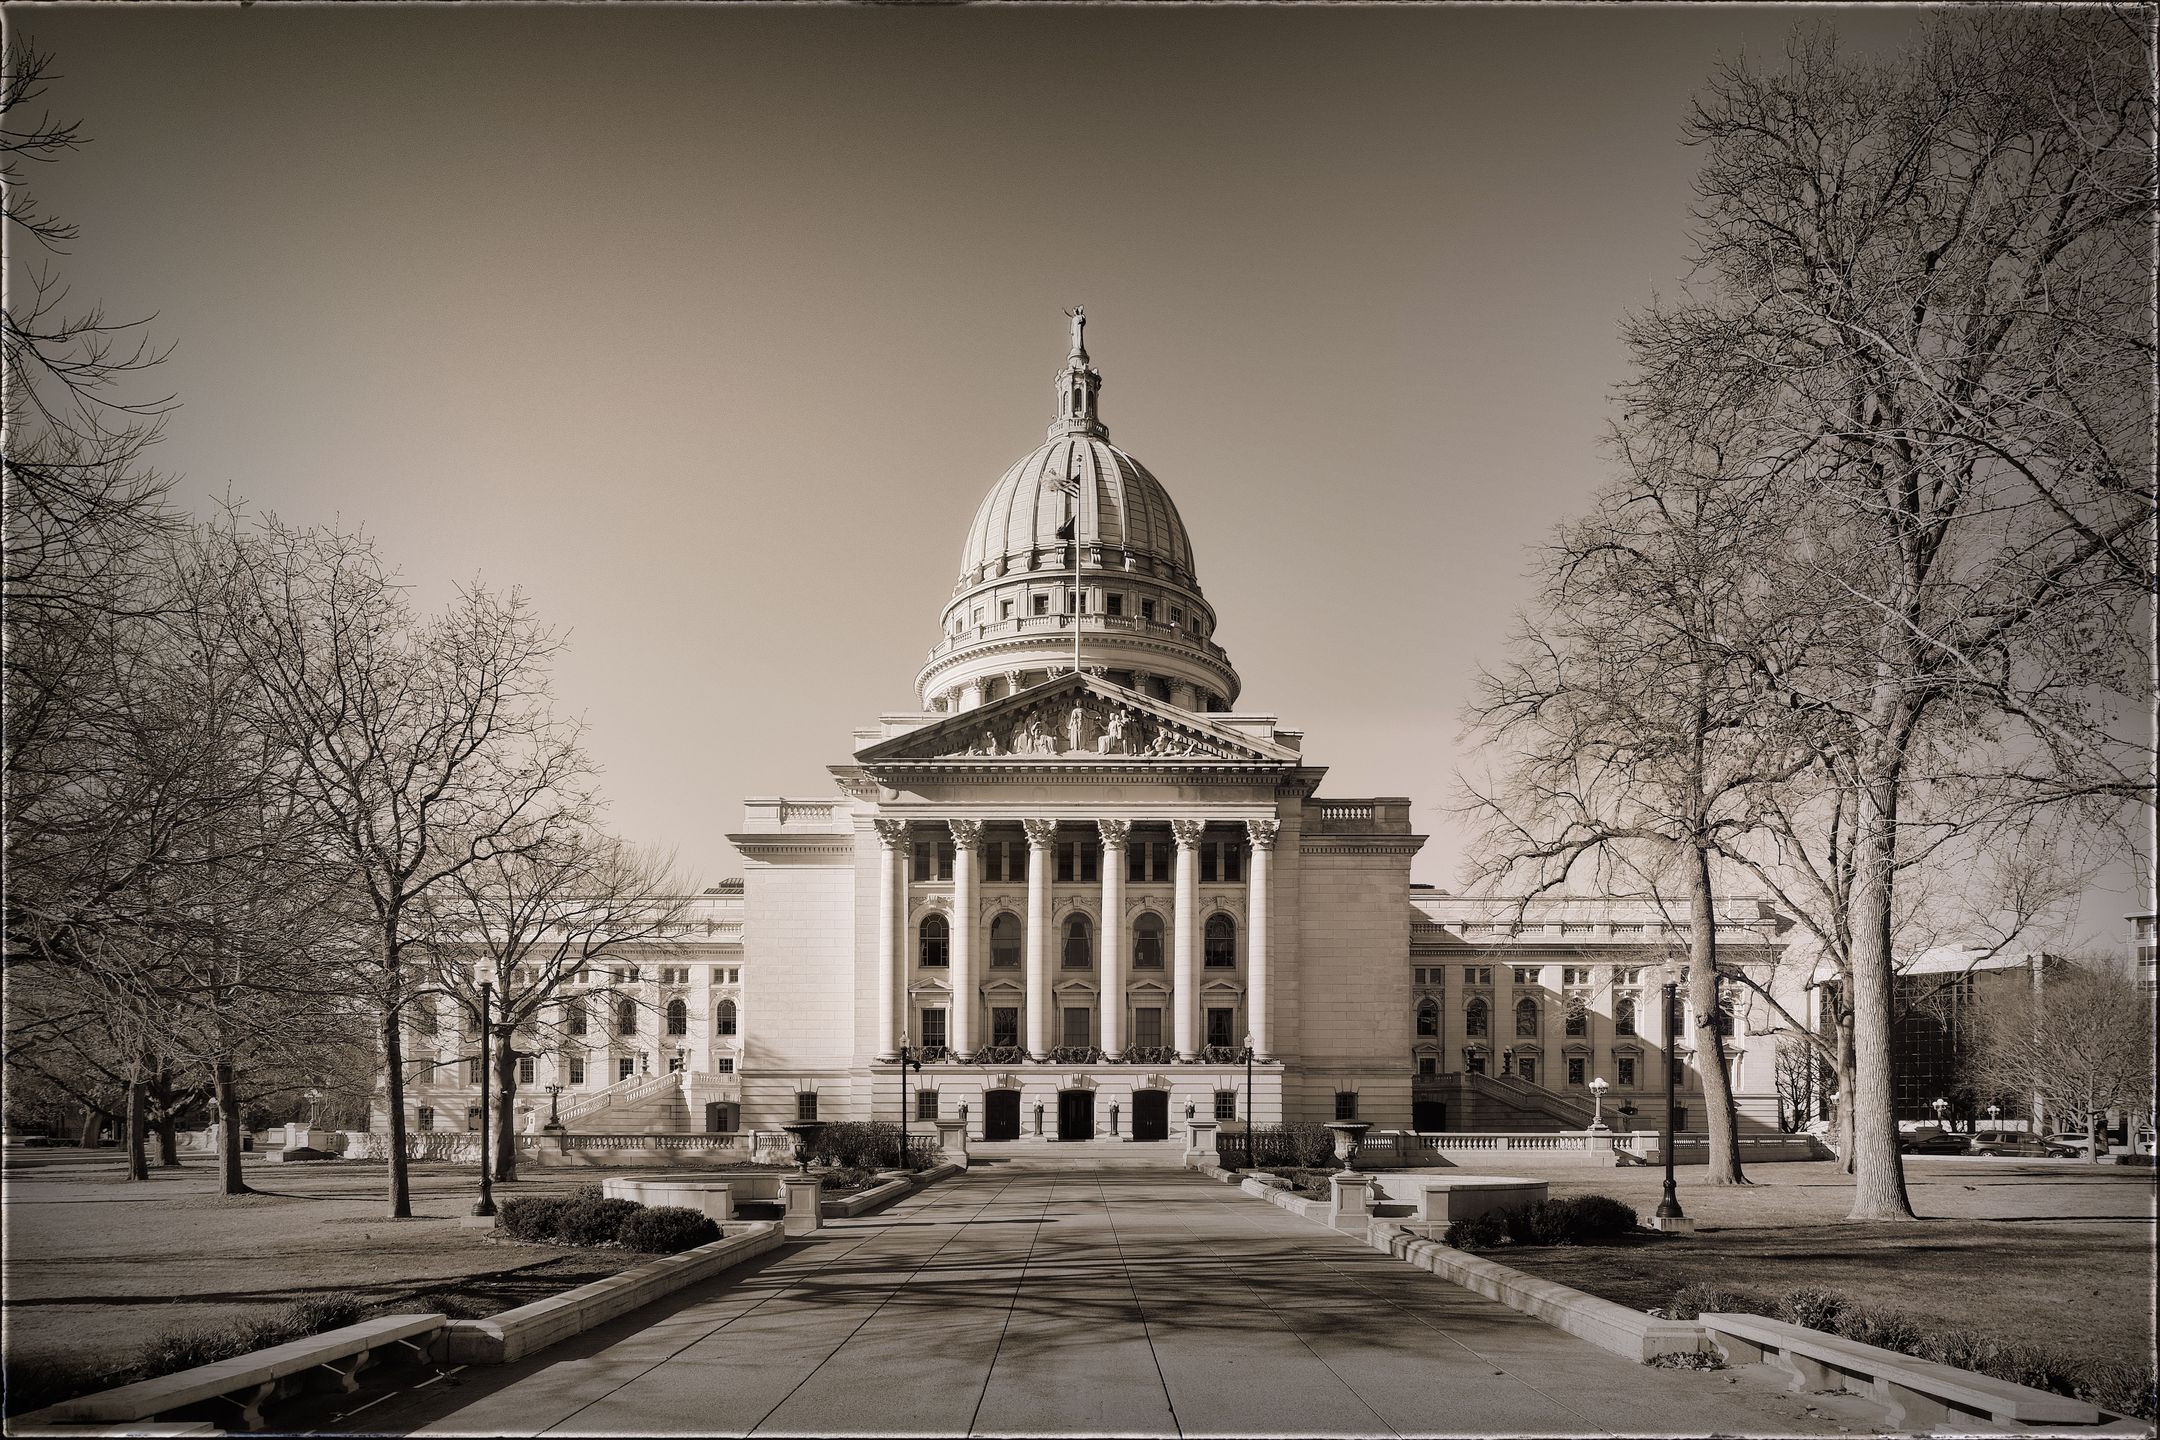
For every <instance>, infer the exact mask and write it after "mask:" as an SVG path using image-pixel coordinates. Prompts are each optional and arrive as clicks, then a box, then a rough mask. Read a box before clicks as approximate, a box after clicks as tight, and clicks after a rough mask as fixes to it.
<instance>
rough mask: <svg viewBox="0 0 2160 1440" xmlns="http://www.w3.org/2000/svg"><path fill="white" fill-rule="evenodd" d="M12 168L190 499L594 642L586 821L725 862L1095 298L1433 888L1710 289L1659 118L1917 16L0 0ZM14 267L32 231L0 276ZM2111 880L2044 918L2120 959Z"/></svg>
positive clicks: (1296, 682)
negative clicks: (168, 398)
mask: <svg viewBox="0 0 2160 1440" xmlns="http://www.w3.org/2000/svg"><path fill="white" fill-rule="evenodd" d="M5 13H6V18H7V21H8V24H9V25H10V27H11V28H12V29H14V30H16V31H17V32H19V33H26V34H27V35H29V36H30V37H31V38H32V39H33V40H34V41H35V42H36V44H37V45H38V46H39V47H40V48H43V49H48V50H51V51H52V52H54V54H55V58H56V65H55V69H56V70H57V71H58V72H60V75H61V77H62V78H60V79H59V80H57V81H56V82H55V83H54V84H53V86H52V87H51V90H50V92H49V95H48V103H49V104H50V105H51V107H52V108H53V110H54V112H55V113H56V114H59V115H63V116H67V117H72V118H77V119H80V120H81V122H82V124H83V128H84V132H85V133H86V134H87V135H88V136H89V137H90V139H91V143H89V144H88V145H86V146H85V147H84V148H83V149H82V150H81V151H79V152H77V153H75V154H72V155H69V156H68V157H66V158H65V159H64V160H63V161H62V162H60V163H59V164H57V165H54V166H51V167H46V168H43V169H40V170H39V171H38V173H37V174H36V175H35V177H34V180H35V187H36V190H35V193H36V194H37V195H38V196H39V197H40V198H41V200H42V201H43V203H44V204H45V205H46V207H47V208H49V209H51V210H53V211H56V212H58V213H60V214H61V215H64V216H65V217H67V218H68V219H70V220H72V221H73V222H75V223H76V224H77V225H78V226H79V227H80V229H81V239H80V240H79V241H77V242H75V243H74V244H73V245H71V246H70V250H69V253H68V254H66V255H65V256H61V257H57V258H56V259H55V260H54V262H53V263H55V264H56V265H57V266H59V267H60V269H61V271H62V273H63V275H64V276H65V278H66V279H67V281H68V282H69V284H70V285H71V287H72V288H73V291H74V293H75V294H76V295H77V296H79V297H85V298H88V297H95V298H96V299H98V300H99V301H102V302H103V303H104V304H105V305H106V306H107V308H108V309H109V311H110V312H111V313H112V314H114V315H116V316H126V317H133V316H144V315H147V316H152V317H154V318H152V320H151V321H150V325H149V331H150V333H151V334H152V335H153V337H154V338H156V339H157V340H159V341H161V342H168V341H169V342H171V343H172V345H173V347H174V348H173V351H172V354H171V357H170V359H169V360H168V361H167V362H166V364H165V366H164V367H163V371H162V373H161V375H160V377H159V379H158V388H159V389H161V390H166V389H169V390H171V391H173V392H175V393H177V395H178V396H179V398H180V400H181V402H182V406H181V408H180V409H179V410H178V411H176V412H175V413H174V415H173V416H172V418H171V420H170V422H169V425H168V428H167V435H166V439H165V441H164V442H163V444H162V445H161V446H160V448H159V453H158V457H157V458H158V461H159V463H160V465H161V466H162V467H163V468H164V469H166V470H167V471H169V472H170V473H172V474H173V475H175V476H176V477H177V489H176V492H175V493H176V494H177V495H178V496H179V498H180V499H181V500H182V501H183V502H185V503H187V504H189V505H191V506H195V507H202V508H207V507H208V506H209V505H210V504H211V503H213V501H214V500H215V499H217V498H218V497H222V496H225V495H228V494H229V495H231V496H233V497H236V498H238V499H240V500H242V501H244V502H245V503H247V504H248V505H251V506H254V507H257V508H261V509H267V510H272V511H275V512H277V513H278V514H280V515H282V516H283V517H285V518H286V519H288V520H292V521H298V522H316V521H331V520H337V521H340V522H342V523H345V524H348V525H351V524H359V525H364V526H365V527H366V529H367V530H368V531H369V532H370V533H371V534H373V535H374V536H375V537H377V539H378V540H379V542H380V544H381V546H382V548H383V550H384V552H385V553H386V554H387V555H388V556H390V557H391V558H392V559H393V560H394V561H395V563H396V564H397V565H398V566H399V567H400V569H401V570H402V572H403V574H404V576H405V577H406V578H407V579H408V580H409V581H410V582H411V583H412V584H413V586H414V587H415V592H416V596H417V597H418V598H419V599H420V600H421V601H422V602H437V601H440V599H441V598H442V597H444V596H445V595H446V594H447V593H448V592H449V590H450V588H451V587H452V586H453V585H455V584H456V583H458V582H461V581H466V580H471V579H473V578H476V577H478V578H481V579H484V580H485V581H487V582H488V583H491V584H496V585H503V586H508V585H516V586H519V587H521V588H523V589H524V590H525V591H526V592H527V593H528V594H529V595H530V596H531V597H532V598H533V600H534V601H535V603H536V605H537V606H538V608H539V610H540V612H541V613H542V614H543V615H545V616H546V617H548V618H549V619H550V620H552V621H553V622H554V623H555V624H557V625H559V626H560V627H561V628H562V629H563V630H564V631H566V632H567V634H568V640H569V648H568V650H567V652H566V653H565V655H564V657H563V659H562V660H561V662H560V664H559V666H558V669H557V672H556V680H557V690H558V694H559V697H560V700H561V703H562V705H563V708H564V709H565V710H567V711H569V712H571V713H574V714H579V715H582V716H583V717H584V720H585V722H586V724H587V727H588V730H587V738H588V743H589V746H590V749H591V750H592V752H593V754H594V756H595V758H596V759H597V760H598V761H599V763H600V765H601V766H602V768H603V772H604V774H603V784H604V787H605V790H606V792H607V794H608V796H609V797H610V800H611V802H612V809H611V811H610V817H609V818H610V823H611V824H612V825H613V827H614V828H615V829H617V830H618V831H620V832H621V833H623V834H625V835H627V836H629V837H631V838H633V839H636V840H639V841H644V842H655V843H659V844H662V845H666V846H672V847H673V848H674V849H675V850H676V852H677V854H678V856H679V859H680V862H681V864H682V867H683V869H684V871H685V872H686V874H687V876H689V877H690V878H692V879H694V880H695V881H697V882H698V883H700V884H704V883H710V882H712V881H715V880H718V879H720V878H723V877H725V876H729V875H734V874H739V873H740V870H739V861H738V860H737V858H736V856H735V854H734V852H733V849H732V847H730V846H729V845H728V843H727V841H726V839H725V835H726V832H727V831H729V830H731V829H735V828H738V827H739V826H740V824H741V823H742V811H741V799H742V797H744V796H746V795H770V794H787V795H795V796H816V795H822V794H827V793H830V788H831V786H830V778H829V776H828V775H827V774H826V767H827V766H828V765H831V764H834V763H842V762H845V760H846V759H847V756H848V750H849V745H850V738H849V737H850V731H851V730H852V729H854V728H855V727H857V726H860V725H864V724H867V723H870V722H871V721H872V720H873V719H874V718H875V717H876V716H877V715H878V714H879V713H881V712H889V711H895V710H904V709H910V708H913V706H914V705H915V703H916V702H915V699H914V684H913V681H914V676H915V673H916V670H917V669H918V668H919V666H920V665H921V664H922V662H923V660H924V658H925V657H926V654H927V651H928V648H929V646H930V645H931V643H932V642H933V641H934V640H935V639H936V638H937V628H938V617H939V611H940V608H941V606H942V604H943V602H944V601H945V599H946V598H947V597H948V595H949V594H950V591H951V587H952V584H953V581H954V579H955V576H956V573H957V570H958V567H959V562H960V550H961V544H962V541H963V539H964V538H965V534H966V530H967V526H968V522H969V520H970V519H971V518H972V516H973V514H974V512H975V508H976V506H977V504H978V503H979V502H980V500H981V498H982V496H983V495H984V493H985V492H986V491H987V490H988V489H989V488H990V487H991V485H992V484H994V483H995V482H996V480H997V479H998V477H999V476H1000V475H1001V474H1002V473H1003V472H1004V470H1005V469H1006V467H1007V466H1009V465H1010V464H1011V463H1012V462H1013V461H1014V460H1016V459H1018V458H1019V457H1020V456H1022V455H1023V454H1026V453H1027V452H1028V451H1030V450H1032V449H1033V448H1034V447H1035V446H1036V445H1038V444H1039V443H1041V439H1042V434H1043V428H1044V426H1046V425H1047V424H1048V423H1049V421H1050V419H1051V416H1052V414H1053V395H1052V388H1051V380H1052V377H1053V375H1055V374H1056V373H1057V372H1058V370H1059V368H1060V367H1061V365H1062V362H1063V357H1064V351H1065V337H1066V321H1065V319H1064V317H1063V315H1062V314H1061V313H1060V312H1061V311H1062V310H1063V309H1064V308H1066V307H1069V306H1071V305H1074V304H1084V305H1085V306H1086V307H1087V314H1088V319H1089V328H1088V346H1089V350H1090V353H1091V355H1092V357H1093V359H1094V362H1095V364H1096V365H1097V367H1098V368H1099V369H1100V370H1101V371H1102V372H1103V375H1104V388H1103V396H1102V408H1103V414H1104V417H1105V419H1106V420H1107V421H1108V423H1109V426H1110V433H1111V439H1112V441H1113V442H1114V443H1116V444H1117V445H1118V446H1119V447H1120V448H1122V449H1125V450H1128V451H1130V452H1131V453H1132V454H1134V455H1135V456H1136V457H1138V458H1139V459H1140V460H1141V461H1142V463H1144V464H1145V465H1147V466H1148V468H1149V469H1150V470H1152V471H1153V472H1154V473H1155V475H1156V476H1157V477H1158V478H1160V479H1161V480H1162V481H1163V483H1164V484H1165V485H1166V486H1167V487H1168V489H1169V491H1170V494H1171V496H1172V497H1173V499H1174V500H1175V501H1176V503H1177V505H1178V507H1179V509H1180V512H1181V513H1182V515H1183V517H1184V520H1185V522H1186V525H1187V527H1188V529H1189V531H1190V533H1191V535H1192V540H1193V545H1194V548H1195V553H1196V560H1197V568H1198V572H1199V577H1200V581H1201V585H1202V587H1203V589H1204V590H1205V591H1206V593H1207V596H1208V598H1209V600H1210V601H1211V602H1212V603H1213V605H1214V607H1215V609H1216V612H1217V614H1218V616H1219V629H1218V631H1217V634H1216V637H1215V638H1216V639H1217V640H1218V641H1219V642H1220V643H1221V644H1222V645H1223V646H1224V647H1225V648H1226V649H1227V650H1228V652H1229V654H1230V656H1231V659H1232V661H1233V663H1235V664H1236V666H1237V667H1238V670H1239V672H1240V674H1241V676H1242V678H1243V681H1244V694H1243V696H1242V698H1241V699H1240V702H1239V706H1238V708H1239V709H1240V710H1243V711H1260V712H1267V713H1274V714H1277V715H1279V716H1280V717H1281V719H1282V723H1283V724H1284V725H1285V726H1288V727H1291V728H1298V729H1303V730H1304V731H1305V734H1306V740H1305V753H1306V755H1307V757H1308V758H1309V759H1310V760H1312V761H1314V762H1315V763H1319V764H1323V765H1325V766H1327V767H1328V768H1329V775H1328V779H1327V782H1326V785H1325V786H1324V790H1323V793H1326V794H1330V795H1339V796H1361V795H1407V796H1410V797H1412V799H1413V800H1414V802H1415V808H1414V809H1413V812H1412V814H1413V817H1414V819H1415V822H1416V824H1417V827H1418V828H1419V829H1420V830H1421V831H1423V832H1425V833H1428V834H1429V835H1431V837H1432V839H1431V841H1430V842H1429V843H1428V844H1427V845H1426V847H1425V849H1424V851H1423V853H1422V854H1421V855H1420V856H1419V857H1418V860H1417V862H1416V868H1415V871H1414V874H1415V878H1417V879H1419V880H1423V881H1427V882H1429V883H1434V884H1438V885H1442V886H1447V885H1451V884H1453V883H1455V882H1456V881H1458V880H1459V879H1460V877H1461V867H1462V864H1463V861H1464V857H1465V842H1466V840H1467V835H1468V831H1467V827H1466V824H1465V822H1464V821H1463V820H1462V819H1461V818H1460V817H1459V816H1458V815H1457V814H1456V813H1455V810H1454V807H1455V806H1456V805H1457V804H1458V803H1459V798H1460V790H1459V782H1458V780H1457V778H1456V776H1457V771H1458V767H1459V766H1461V765H1463V764H1464V763H1465V759H1466V757H1465V754H1464V749H1463V743H1462V741H1461V738H1460V725H1461V715H1462V710H1463V706H1464V704H1465V702H1466V701H1467V700H1468V699H1469V698H1470V696H1471V694H1472V692H1473V687H1474V682H1475V677H1476V674H1477V670H1478V667H1479V666H1480V665H1481V664H1496V663H1498V662H1499V660H1500V659H1501V656H1502V651H1503V646H1504V643H1505V640H1506V636H1507V633H1508V631H1509V628H1510V625H1511V623H1512V617H1513V615H1514V614H1515V612H1517V611H1518V610H1519V609H1520V608H1521V607H1523V606H1524V605H1525V604H1527V603H1528V602H1529V600H1530V598H1531V587H1530V582H1529V580H1528V578H1527V574H1528V569H1529V566H1530V563H1531V553H1532V548H1533V547H1535V546H1536V545H1538V544H1539V543H1540V542H1541V541H1542V540H1543V539H1544V537H1545V536H1546V534H1547V533H1548V532H1549V530H1550V529H1551V527H1552V526H1553V524H1554V523H1555V522H1557V521H1559V520H1561V519H1563V518H1565V517H1566V516H1568V515H1569V514H1571V513H1573V512H1575V511H1577V510H1579V509H1580V508H1582V506H1583V505H1584V504H1585V502H1586V500H1587V499H1588V497H1589V496H1590V494H1591V493H1592V492H1593V491H1594V489H1595V488H1596V487H1597V486H1598V485H1599V484H1600V482H1601V481H1602V480H1603V479H1604V478H1605V477H1606V475H1607V473H1608V472H1607V470H1606V468H1605V460H1604V457H1603V456H1602V454H1601V451H1600V449H1599V437H1600V434H1601V432H1602V430H1603V428H1604V426H1605V424H1606V422H1607V420H1608V417H1609V415H1610V413H1611V410H1610V405H1609V394H1610V391H1611V388H1612V387H1613V386H1614V385H1615V384H1616V383H1617V382H1618V381H1620V380H1621V379H1623V378H1624V376H1625V373H1626V356H1625V353H1624V351H1623V348H1622V346H1621V344H1620V342H1619V338H1618V335H1619V326H1620V323H1621V321H1622V320H1623V318H1624V317H1625V316H1626V315H1627V314H1628V313H1629V312H1630V311H1632V310H1635V309H1638V308H1640V307H1642V306H1644V305H1646V304H1648V303H1649V302H1650V301H1651V300H1652V299H1653V298H1654V297H1655V296H1657V295H1659V294H1670V293H1672V292H1673V291H1675V290H1676V289H1677V288H1678V286H1679V285H1680V284H1681V282H1682V280H1683V277H1684V275H1685V273H1686V263H1685V262H1686V255H1687V248H1688V247H1687V226H1688V223H1689V205H1690V201H1691V192H1690V182H1691V179H1692V176H1693V173H1694V170H1695V166H1696V163H1697V159H1698V157H1697V156H1696V154H1695V153H1694V152H1693V151H1691V150H1689V149H1688V148H1687V147H1686V146H1684V145H1683V144H1682V143H1681V123H1682V121H1683V119H1684V117H1685V114H1686V108H1687V104H1688V101H1689V97H1690V95H1691V94H1692V93H1693V92H1694V91H1695V90H1696V89H1697V88H1698V87H1699V86H1700V85H1701V84H1702V83H1703V81H1704V80H1705V78H1706V77H1707V76H1708V75H1710V73H1711V72H1712V71H1713V69H1714V68H1715V67H1716V66H1717V65H1718V64H1719V63H1720V62H1721V60H1723V59H1729V58H1731V57H1733V56H1735V55H1737V54H1739V53H1741V52H1743V51H1745V52H1750V53H1753V54H1757V55H1765V54H1775V53H1776V52H1777V50H1778V49H1779V48H1780V47H1781V46H1782V44H1783V42H1784V39H1785V37H1786V35H1787V34H1788V32H1789V31H1790V30H1791V28H1792V26H1793V25H1794V24H1795V23H1797V22H1800V21H1802V20H1810V21H1814V22H1818V23H1823V24H1828V25H1831V26H1833V27H1834V28H1835V29H1836V30H1837V31H1838V32H1839V33H1840V35H1841V37H1842V38H1843V40H1844V41H1845V43H1846V44H1847V45H1848V46H1850V47H1851V48H1854V49H1858V50H1873V49H1890V48H1894V47H1895V46H1897V45H1898V44H1899V43H1900V42H1901V41H1902V40H1903V39H1904V38H1906V37H1907V36H1909V35H1910V34H1912V33H1913V32H1914V31H1915V29H1916V28H1917V26H1918V24H1919V20H1920V12H1919V11H1917V10H1913V9H1903V8H1893V7H1863V8H1834V7H1820V8H1814V9H1805V8H1800V7H1784V6H1768V5H1762V6H1754V5H1751V6H1736V7H1723V6H1709V5H1677V6H1657V5H1625V6H1595V7H1573V6H1562V5H1553V6H1534V7H1533V6H1499V7H1487V6H1469V5H1463V6H1435V7H1414V6H1388V7H1379V8H1364V7H1351V6H1325V7H1313V8H1264V7H1251V6H1235V7H1188V6H1156V7H1115V8H1113V7H1097V6H1060V7H1042V8H1037V7H1028V6H999V7H991V6H970V7H924V6H890V7H885V6H880V7H866V8H855V7H831V6H818V7H764V6H707V7H675V6H619V5H617V6H578V5H556V6H550V5H539V6H502V7H491V6H482V5H468V6H457V7H450V6H388V5H384V6H373V5H370V6H350V7H317V6H306V5H252V6H238V7H233V6H223V7H209V6H200V7H197V6H102V5H93V6H49V5H12V6H8V7H6V11H5ZM15 258H16V260H17V261H19V260H20V258H21V257H20V256H17V257H15ZM2139 903H2140V902H2138V901H2137V900H2136V896H2135V887H2134V885H2133V883H2132V881H2131V878H2130V876H2129V875H2128V873H2127V871H2126V870H2120V869H2118V871H2116V872H2113V873H2112V874H2111V875H2110V877H2108V878H2106V879H2105V880H2103V882H2101V884H2100V885H2099V886H2098V887H2097V888H2096V890H2095V891H2094V892H2093V893H2092V894H2091V895H2090V896H2089V897H2088V899H2087V902H2086V903H2085V905H2084V906H2083V907H2082V909H2081V912H2080V913H2079V915H2077V916H2076V917H2073V918H2072V919H2071V920H2070V921H2069V922H2068V925H2067V930H2066V933H2068V934H2070V935H2072V936H2074V937H2075V938H2077V939H2080V940H2083V941H2085V942H2087V943H2096V944H2101V945H2105V946H2109V947H2117V946H2119V942H2120V937H2121V936H2122V935H2123V934H2124V926H2123V923H2122V919H2121V917H2122V915H2123V914H2124V913H2125V912H2126V911H2128V910H2130V909H2132V908H2138V907H2139Z"/></svg>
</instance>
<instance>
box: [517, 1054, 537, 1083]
mask: <svg viewBox="0 0 2160 1440" xmlns="http://www.w3.org/2000/svg"><path fill="white" fill-rule="evenodd" d="M535 1078H537V1076H536V1072H535V1071H534V1069H533V1057H532V1056H530V1055H520V1056H518V1084H520V1085H530V1084H532V1083H533V1081H534V1079H535Z"/></svg>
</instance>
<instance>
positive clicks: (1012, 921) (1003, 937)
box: [990, 910, 1020, 970]
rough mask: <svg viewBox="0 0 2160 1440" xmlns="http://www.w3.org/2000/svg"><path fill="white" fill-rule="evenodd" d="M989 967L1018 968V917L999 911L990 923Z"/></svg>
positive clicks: (999, 968)
mask: <svg viewBox="0 0 2160 1440" xmlns="http://www.w3.org/2000/svg"><path fill="white" fill-rule="evenodd" d="M990 965H991V968H993V969H998V970H1004V969H1015V970H1017V969H1018V968H1020V917H1019V916H1017V915H1015V914H1013V913H1012V911H1010V910H1004V911H1000V912H999V913H998V916H997V918H996V919H994V920H992V921H991V922H990Z"/></svg>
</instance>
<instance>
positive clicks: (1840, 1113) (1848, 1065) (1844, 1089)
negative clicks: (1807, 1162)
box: [1837, 1015, 1858, 1175]
mask: <svg viewBox="0 0 2160 1440" xmlns="http://www.w3.org/2000/svg"><path fill="white" fill-rule="evenodd" d="M1851 1019H1852V1017H1851V1016H1850V1015H1847V1016H1846V1017H1845V1018H1844V1019H1843V1020H1841V1021H1839V1022H1838V1034H1837V1047H1838V1058H1837V1093H1838V1100H1837V1152H1838V1169H1840V1170H1842V1171H1844V1172H1845V1173H1846V1174H1847V1175H1850V1174H1852V1173H1853V1107H1852V1095H1853V1086H1854V1084H1855V1083H1856V1082H1855V1080H1854V1078H1853V1077H1854V1075H1855V1074H1856V1073H1857V1067H1858V1062H1857V1061H1856V1060H1854V1058H1853V1043H1852V1024H1851Z"/></svg>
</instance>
